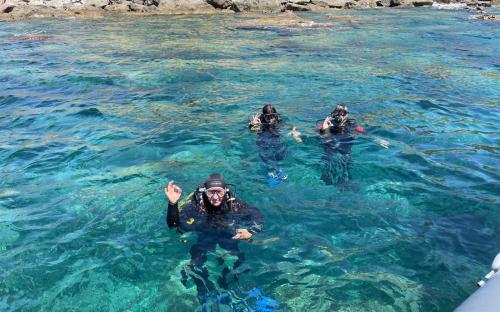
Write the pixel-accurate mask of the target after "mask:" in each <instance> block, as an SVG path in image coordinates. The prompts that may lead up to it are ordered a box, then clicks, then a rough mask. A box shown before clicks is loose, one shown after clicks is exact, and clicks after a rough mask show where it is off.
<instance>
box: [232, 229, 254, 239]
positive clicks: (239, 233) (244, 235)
mask: <svg viewBox="0 0 500 312" xmlns="http://www.w3.org/2000/svg"><path fill="white" fill-rule="evenodd" d="M251 237H252V233H250V232H248V230H247V229H238V230H236V235H234V236H233V237H232V238H233V239H250V238H251Z"/></svg>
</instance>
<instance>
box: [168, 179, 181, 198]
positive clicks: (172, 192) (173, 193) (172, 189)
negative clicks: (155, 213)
mask: <svg viewBox="0 0 500 312" xmlns="http://www.w3.org/2000/svg"><path fill="white" fill-rule="evenodd" d="M164 191H165V196H167V198H168V201H169V202H170V203H171V204H176V203H177V201H179V198H180V197H181V195H182V189H181V188H180V187H178V186H177V185H175V184H174V181H170V182H168V185H167V187H166V188H165V189H164Z"/></svg>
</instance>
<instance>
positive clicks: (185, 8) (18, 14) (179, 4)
mask: <svg viewBox="0 0 500 312" xmlns="http://www.w3.org/2000/svg"><path fill="white" fill-rule="evenodd" d="M464 1H467V2H464ZM435 3H440V4H443V3H444V4H450V3H458V4H461V5H463V6H464V7H468V8H470V9H473V10H477V11H479V12H481V10H482V8H483V7H489V6H498V5H500V0H0V20H15V19H25V18H48V17H75V18H100V17H103V16H105V15H107V14H112V13H120V14H132V15H156V14H224V13H239V12H259V13H276V12H286V11H327V10H335V9H365V8H383V7H391V8H392V7H421V6H430V5H433V4H435ZM490 19H491V18H490Z"/></svg>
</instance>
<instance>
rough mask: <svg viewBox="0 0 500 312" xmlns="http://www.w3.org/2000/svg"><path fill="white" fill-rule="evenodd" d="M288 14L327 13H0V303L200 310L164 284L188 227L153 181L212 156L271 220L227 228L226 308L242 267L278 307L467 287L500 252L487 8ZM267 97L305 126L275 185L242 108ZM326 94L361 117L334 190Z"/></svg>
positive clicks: (193, 177)
mask: <svg viewBox="0 0 500 312" xmlns="http://www.w3.org/2000/svg"><path fill="white" fill-rule="evenodd" d="M330 15H350V16H352V20H351V21H349V20H346V19H334V18H332V17H331V16H330ZM302 16H303V17H305V18H307V19H311V20H314V21H316V22H325V23H332V24H333V25H334V27H333V28H320V29H266V30H260V29H237V28H234V27H233V26H234V25H235V24H236V23H238V22H240V21H241V18H237V17H234V16H158V17H147V18H141V17H137V18H136V17H125V16H122V17H116V18H107V19H103V20H30V21H16V22H0V53H1V56H2V57H1V58H0V86H1V88H0V172H1V176H2V179H0V310H2V311H193V310H196V309H199V303H198V301H197V299H196V289H195V286H194V284H193V283H192V282H190V283H188V285H187V287H184V286H183V285H182V284H181V282H180V271H181V269H182V268H184V267H185V266H186V265H187V264H188V263H189V259H190V256H189V246H190V245H191V244H192V243H193V242H194V241H195V237H193V236H186V237H182V238H181V237H179V236H178V235H177V234H175V233H174V232H173V231H169V230H168V229H167V228H166V226H165V222H164V218H165V208H166V201H165V198H164V195H163V187H164V185H165V184H166V182H167V181H168V180H169V179H174V180H175V181H176V182H177V183H178V184H179V185H180V186H181V187H182V188H183V189H184V191H185V193H188V192H190V191H191V190H192V189H194V188H195V187H196V185H198V184H199V183H201V182H202V181H203V179H204V178H205V176H206V175H207V174H209V173H211V172H213V171H220V172H222V173H224V175H225V176H226V179H227V180H229V181H230V182H232V183H233V184H235V185H236V191H237V193H238V195H239V196H240V197H241V198H243V199H244V200H246V201H247V202H249V203H251V204H253V205H255V206H257V207H259V208H260V210H261V211H262V212H263V214H264V215H265V218H266V225H265V231H264V232H263V233H261V234H259V235H258V236H257V237H256V238H255V241H254V242H252V243H245V242H243V243H241V244H240V247H241V248H242V249H243V250H244V251H245V253H246V262H245V265H244V267H245V268H246V269H250V271H248V272H246V273H243V274H241V275H240V279H239V284H236V283H233V284H232V286H231V287H232V291H231V293H230V295H231V297H232V301H233V302H234V303H235V304H238V305H239V306H245V304H249V305H251V304H252V303H251V302H246V301H244V300H242V299H238V298H242V297H244V296H245V293H246V292H248V291H250V290H252V289H254V288H255V287H258V288H260V289H261V290H262V292H263V294H265V295H266V296H269V297H272V298H274V299H276V300H278V301H279V302H280V303H281V305H280V308H279V310H280V311H307V310H309V311H451V310H452V309H453V308H454V307H455V306H457V305H458V304H459V303H460V302H461V301H462V300H464V299H465V298H466V297H467V296H468V295H469V294H470V293H472V292H473V291H474V290H475V282H476V281H477V280H478V279H479V278H481V277H482V276H483V275H484V274H485V273H487V271H488V269H489V266H490V264H491V260H492V259H493V257H494V255H495V254H496V253H497V252H498V251H500V250H499V244H498V242H500V210H499V209H498V207H499V205H498V203H499V199H500V187H499V177H500V168H499V157H498V154H499V151H500V148H499V143H500V137H499V134H500V131H499V128H498V120H499V118H500V109H499V106H498V104H499V102H500V41H499V39H500V28H499V27H498V26H497V25H498V24H495V23H490V22H485V21H475V20H470V19H468V14H467V13H466V12H464V11H444V10H435V9H418V10H371V11H347V12H342V11H338V12H333V13H328V14H326V13H322V14H320V13H315V14H306V15H302ZM245 19H250V17H247V18H245ZM27 34H29V35H33V34H44V35H50V36H52V37H49V38H45V39H46V40H20V37H16V36H21V35H27ZM266 103H273V104H275V106H276V107H277V108H278V110H279V112H281V113H282V114H283V115H284V117H285V119H286V122H287V125H288V126H292V125H294V126H297V128H298V130H300V131H301V132H302V138H303V143H296V142H295V141H294V140H293V139H292V138H290V137H287V136H285V137H284V138H283V140H284V142H285V143H286V144H287V145H288V153H287V157H286V159H285V160H284V161H283V162H282V167H283V170H284V171H285V172H286V173H287V174H288V175H289V181H288V182H286V183H284V184H282V185H280V186H279V187H277V188H273V189H270V188H269V187H268V186H267V183H266V180H265V177H264V174H263V168H262V161H261V159H260V158H259V154H258V148H257V146H256V144H255V141H256V136H255V133H250V132H249V131H248V130H247V128H246V123H247V121H248V118H249V116H250V115H252V114H253V113H254V112H257V111H258V110H259V109H260V108H261V107H262V106H263V105H264V104H266ZM336 103H345V104H347V105H348V107H349V108H350V110H351V112H352V114H353V116H355V117H356V121H357V122H358V123H359V124H361V125H363V126H364V127H365V128H366V129H367V131H368V135H366V136H358V137H357V138H356V140H355V144H354V146H353V147H352V154H351V158H352V171H351V173H352V181H351V186H350V187H349V188H345V189H344V188H340V187H336V186H335V185H325V184H324V183H323V181H321V179H320V176H321V170H322V157H323V149H322V147H321V141H320V139H319V138H318V136H317V134H316V133H315V131H314V125H315V123H316V120H317V119H320V118H322V117H324V116H325V114H327V113H328V112H330V111H331V109H332V107H333V105H334V104H336ZM377 139H383V140H386V141H388V142H389V144H390V146H389V148H383V147H381V146H379V145H378V144H377V143H376V142H375V141H376V140H377ZM181 240H186V241H187V242H186V243H183V242H181ZM220 255H224V250H218V251H217V254H215V255H210V257H209V261H208V264H207V265H208V267H209V269H210V272H211V273H212V274H211V277H210V278H211V279H212V280H213V281H215V280H216V278H217V275H218V272H220V270H221V267H220V266H217V264H216V258H217V256H220ZM225 257H226V258H227V259H226V261H227V262H231V261H234V259H232V257H227V255H226V256H225ZM247 301H248V300H247ZM225 308H226V309H227V307H225Z"/></svg>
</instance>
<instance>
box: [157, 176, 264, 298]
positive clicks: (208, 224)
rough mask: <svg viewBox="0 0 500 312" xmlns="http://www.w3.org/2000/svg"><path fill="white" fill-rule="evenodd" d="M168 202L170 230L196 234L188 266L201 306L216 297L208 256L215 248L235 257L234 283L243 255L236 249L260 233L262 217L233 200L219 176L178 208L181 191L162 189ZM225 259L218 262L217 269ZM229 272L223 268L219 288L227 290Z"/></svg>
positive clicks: (171, 185) (170, 187) (210, 178)
mask: <svg viewBox="0 0 500 312" xmlns="http://www.w3.org/2000/svg"><path fill="white" fill-rule="evenodd" d="M164 191H165V195H166V197H167V199H168V210H167V217H166V222H167V225H168V227H169V228H174V227H175V228H177V230H178V231H179V232H181V233H183V232H195V233H196V234H197V242H196V243H195V244H194V245H193V246H192V247H191V249H190V251H189V252H190V254H191V263H190V265H189V266H188V269H189V271H191V272H190V273H191V274H190V275H192V277H193V280H194V283H195V284H196V288H197V290H198V299H199V300H200V303H201V304H204V303H205V300H207V298H208V297H209V296H213V294H214V293H217V291H216V288H215V286H214V285H213V283H212V282H211V281H209V279H208V270H207V268H206V267H205V266H204V263H205V262H206V261H207V254H208V253H209V252H215V249H216V246H217V244H219V246H220V247H221V248H223V249H225V250H227V251H228V252H229V253H230V254H231V255H234V256H236V257H237V260H236V262H235V263H234V265H233V274H234V276H233V278H234V280H235V281H236V280H237V276H236V274H235V273H234V272H235V270H236V269H237V268H238V267H239V266H241V265H242V264H243V261H244V259H245V255H244V253H243V252H241V251H240V249H239V248H238V243H239V241H240V240H247V241H248V240H250V239H251V238H252V237H253V236H254V235H255V234H257V233H259V232H260V231H262V226H263V223H264V217H263V216H262V214H261V213H260V211H259V210H258V209H257V208H255V207H252V206H250V205H248V204H247V203H245V202H244V201H242V200H240V199H238V198H235V197H234V194H233V193H232V192H231V191H230V190H229V188H228V186H227V184H226V182H225V181H224V178H223V177H222V175H221V174H218V173H213V174H211V175H209V176H208V178H207V179H206V181H205V183H204V184H203V186H202V187H198V188H197V189H196V190H195V191H194V192H193V193H191V194H190V195H188V197H187V199H185V200H184V201H185V202H186V204H185V205H181V207H179V204H178V201H179V198H180V197H181V194H182V190H181V188H180V187H178V186H177V185H175V184H174V182H173V181H170V182H169V183H168V185H167V187H166V188H165V190H164ZM223 263H224V259H222V258H220V259H219V265H222V264H223ZM229 273H230V270H229V269H228V268H227V267H225V268H224V269H223V271H222V275H221V276H220V277H219V279H218V281H217V282H218V284H219V286H220V287H222V288H224V289H227V287H228V285H227V281H226V278H227V275H228V274H229ZM181 274H182V282H183V284H185V283H186V282H187V274H186V272H185V271H184V270H183V271H182V272H181Z"/></svg>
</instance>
